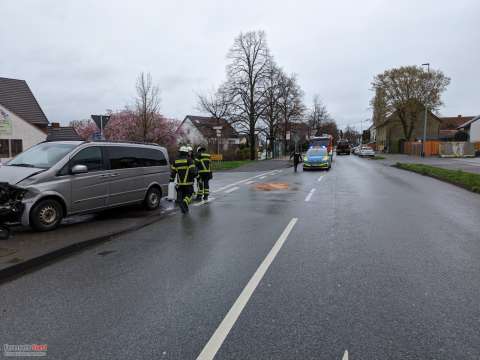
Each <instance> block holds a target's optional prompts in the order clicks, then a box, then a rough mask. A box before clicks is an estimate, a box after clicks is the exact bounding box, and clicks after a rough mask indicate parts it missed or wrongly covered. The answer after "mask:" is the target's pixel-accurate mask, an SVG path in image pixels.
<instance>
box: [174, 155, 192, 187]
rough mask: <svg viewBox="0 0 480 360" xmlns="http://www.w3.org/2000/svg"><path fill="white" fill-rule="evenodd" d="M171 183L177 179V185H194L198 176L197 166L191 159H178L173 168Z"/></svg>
mask: <svg viewBox="0 0 480 360" xmlns="http://www.w3.org/2000/svg"><path fill="white" fill-rule="evenodd" d="M171 169H172V172H171V174H170V181H174V180H175V178H177V185H193V180H194V179H195V176H196V169H195V165H194V164H193V162H192V160H190V159H177V160H175V162H174V163H173V164H172V166H171Z"/></svg>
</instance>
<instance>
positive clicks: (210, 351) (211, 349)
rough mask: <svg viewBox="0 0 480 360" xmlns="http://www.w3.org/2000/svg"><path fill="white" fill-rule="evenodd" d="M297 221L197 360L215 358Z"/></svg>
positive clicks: (244, 289) (236, 301) (251, 281)
mask: <svg viewBox="0 0 480 360" xmlns="http://www.w3.org/2000/svg"><path fill="white" fill-rule="evenodd" d="M297 221H298V218H292V219H291V220H290V222H289V223H288V225H287V226H286V227H285V229H284V230H283V232H282V234H281V235H280V237H279V238H278V239H277V241H276V242H275V244H274V245H273V247H272V248H271V249H270V251H269V252H268V254H267V256H266V257H265V259H263V261H262V263H261V264H260V266H259V267H258V268H257V270H256V271H255V273H254V274H253V275H252V277H251V278H250V280H249V281H248V283H247V285H246V286H245V287H244V288H243V290H242V292H241V293H240V295H239V296H238V298H237V300H235V303H234V304H233V305H232V307H231V308H230V310H229V311H228V313H227V315H225V317H224V318H223V320H222V322H221V323H220V325H219V326H218V327H217V329H216V330H215V332H214V333H213V335H212V336H211V337H210V339H209V340H208V342H207V344H206V345H205V346H204V348H203V349H202V351H201V353H200V354H199V355H198V357H197V360H212V359H213V358H214V357H215V355H216V354H217V352H218V350H220V347H221V346H222V344H223V342H224V341H225V339H226V338H227V336H228V334H229V333H230V331H231V330H232V328H233V326H234V325H235V322H236V321H237V320H238V318H239V316H240V314H241V313H242V311H243V309H244V308H245V306H246V305H247V303H248V301H249V300H250V297H251V296H252V295H253V292H254V291H255V289H256V288H257V286H258V284H259V283H260V281H261V280H262V279H263V277H264V275H265V273H266V272H267V270H268V268H269V267H270V265H271V264H272V262H273V260H275V257H276V256H277V255H278V253H279V251H280V249H281V248H282V246H283V244H284V243H285V241H286V240H287V238H288V235H290V232H291V231H292V230H293V227H294V226H295V224H296V223H297Z"/></svg>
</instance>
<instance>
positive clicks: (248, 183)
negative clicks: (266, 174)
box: [245, 180, 255, 185]
mask: <svg viewBox="0 0 480 360" xmlns="http://www.w3.org/2000/svg"><path fill="white" fill-rule="evenodd" d="M254 182H255V180H250V181H247V182H246V183H245V185H251V184H253V183H254Z"/></svg>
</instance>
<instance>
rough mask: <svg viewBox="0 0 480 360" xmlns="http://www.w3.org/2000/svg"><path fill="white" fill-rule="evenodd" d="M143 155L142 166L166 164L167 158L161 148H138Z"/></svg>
mask: <svg viewBox="0 0 480 360" xmlns="http://www.w3.org/2000/svg"><path fill="white" fill-rule="evenodd" d="M138 150H139V151H140V153H141V157H142V161H141V162H142V166H165V165H167V159H166V158H165V155H164V154H163V152H162V151H161V150H160V149H158V150H157V149H150V148H141V149H138Z"/></svg>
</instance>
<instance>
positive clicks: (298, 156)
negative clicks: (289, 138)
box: [290, 151, 302, 172]
mask: <svg viewBox="0 0 480 360" xmlns="http://www.w3.org/2000/svg"><path fill="white" fill-rule="evenodd" d="M291 158H293V170H294V171H295V172H297V167H298V164H299V163H300V161H301V159H302V154H301V153H300V152H298V151H295V152H293V153H292V155H290V159H291Z"/></svg>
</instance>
